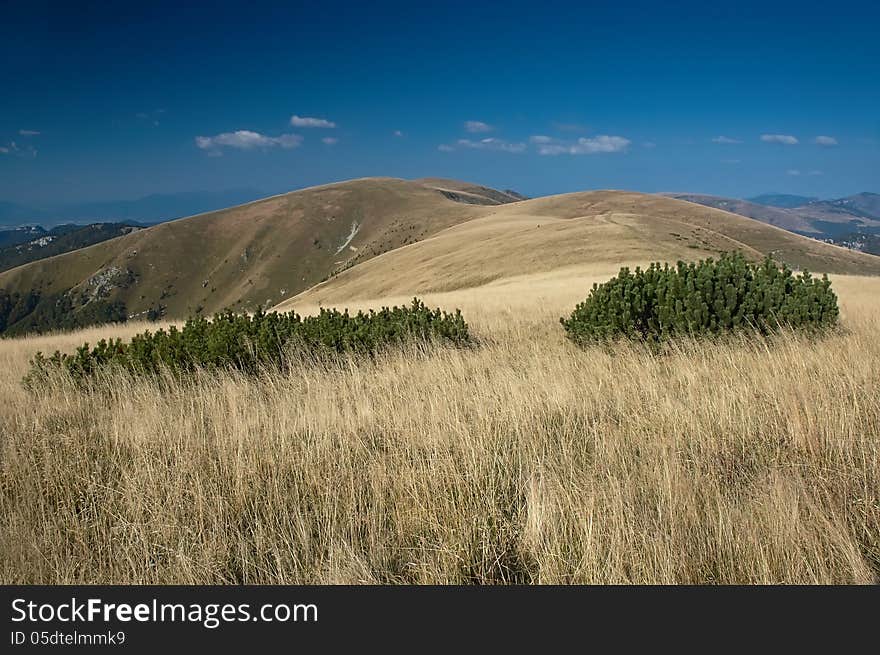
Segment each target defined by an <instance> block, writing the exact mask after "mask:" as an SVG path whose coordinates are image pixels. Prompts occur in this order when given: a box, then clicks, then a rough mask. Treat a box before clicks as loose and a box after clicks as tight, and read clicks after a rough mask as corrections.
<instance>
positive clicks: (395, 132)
mask: <svg viewBox="0 0 880 655" xmlns="http://www.w3.org/2000/svg"><path fill="white" fill-rule="evenodd" d="M392 134H393V135H394V136H403V132H401V131H400V130H394V131H393V132H392Z"/></svg>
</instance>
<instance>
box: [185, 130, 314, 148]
mask: <svg viewBox="0 0 880 655" xmlns="http://www.w3.org/2000/svg"><path fill="white" fill-rule="evenodd" d="M302 140H303V139H302V137H301V136H300V135H298V134H280V135H278V136H266V135H265V134H260V133H259V132H252V131H250V130H236V131H235V132H223V133H222V134H216V135H214V136H197V137H196V146H198V147H199V148H201V149H202V150H209V151H219V149H220V148H224V147H225V148H237V149H238V150H253V149H254V148H263V149H265V148H274V147H276V146H278V147H280V148H285V149H289V148H296V147H298V146H299V145H300V144H301V143H302Z"/></svg>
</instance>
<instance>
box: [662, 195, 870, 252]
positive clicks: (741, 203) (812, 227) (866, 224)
mask: <svg viewBox="0 0 880 655" xmlns="http://www.w3.org/2000/svg"><path fill="white" fill-rule="evenodd" d="M665 195H669V196H670V197H673V198H678V199H679V200H687V201H688V202H695V203H697V204H700V205H705V206H707V207H715V208H717V209H723V210H725V211H729V212H733V213H735V214H740V215H741V216H748V217H749V218H754V219H757V220H759V221H762V222H764V223H768V224H770V225H775V226H777V227H781V228H783V229H786V230H790V231H792V232H797V233H799V234H805V235H807V236H811V237H815V238H819V239H833V240H834V241H835V242H837V243H839V242H842V240H841V237H843V236H845V235H847V234H849V233H854V232H862V233H874V234H880V195H877V194H875V193H859V194H856V195H854V196H849V197H847V198H840V199H838V200H815V201H810V200H809V198H802V200H803V203H801V204H797V199H798V198H801V196H776V195H770V196H758V197H757V198H752V199H751V201H746V200H737V199H736V198H723V197H719V196H710V195H704V194H698V193H673V194H665ZM779 199H781V200H779ZM759 200H765V202H767V203H769V204H771V205H772V204H773V203H774V202H781V203H783V204H781V205H777V206H768V205H763V204H760V203H759V202H758V201H759ZM872 212H873V213H872Z"/></svg>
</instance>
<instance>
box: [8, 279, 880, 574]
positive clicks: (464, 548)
mask: <svg viewBox="0 0 880 655" xmlns="http://www.w3.org/2000/svg"><path fill="white" fill-rule="evenodd" d="M612 272H613V271H612ZM607 273H608V271H588V272H584V271H577V272H576V274H575V273H572V272H571V271H567V270H562V271H557V272H556V273H546V274H535V275H531V276H522V277H519V278H510V279H507V280H504V281H500V282H496V283H493V284H489V285H485V286H483V287H479V288H476V289H468V290H460V291H450V292H446V293H436V294H424V295H423V296H422V297H423V299H424V300H425V301H426V303H427V304H429V305H430V306H441V307H443V308H444V309H454V308H455V307H460V308H461V309H462V311H463V312H464V315H465V318H466V319H467V320H468V322H469V324H470V326H471V328H472V332H473V333H474V334H475V335H476V337H477V338H478V339H479V342H480V343H479V346H478V347H475V348H471V349H460V350H456V349H445V348H439V349H435V350H433V351H430V352H424V351H419V350H416V349H412V350H409V351H405V352H393V353H389V354H387V355H384V356H382V357H380V358H378V359H376V360H375V361H357V360H349V361H347V362H345V363H342V364H339V365H332V366H329V365H328V366H324V367H316V366H303V367H299V368H296V369H294V370H291V371H288V372H283V373H281V372H277V371H276V372H267V373H266V374H265V375H263V376H260V377H258V378H246V377H242V376H238V375H235V374H232V373H230V374H223V375H201V376H195V377H193V378H189V379H184V380H173V379H167V380H163V381H161V383H157V382H156V381H147V380H139V379H136V378H132V377H128V376H125V375H122V374H116V375H113V376H112V377H105V378H103V379H101V380H99V381H98V383H97V384H95V385H94V386H93V387H90V388H87V389H78V388H76V387H74V386H73V385H71V384H70V383H67V382H65V381H63V380H58V381H56V382H55V383H53V384H52V385H50V386H48V387H47V388H45V389H42V390H40V391H38V392H37V393H29V392H27V391H25V390H24V389H23V388H22V386H21V384H20V380H21V377H22V376H23V375H24V374H25V373H26V372H27V368H28V360H29V358H30V357H31V356H32V355H33V353H34V352H35V351H36V350H42V351H44V352H51V351H53V350H55V349H56V348H60V349H62V350H68V351H71V350H73V348H74V347H75V346H77V345H79V344H81V343H82V342H83V341H91V342H94V341H95V340H96V339H98V338H100V337H101V336H109V335H111V334H112V335H114V336H130V335H131V334H133V333H135V332H138V331H141V330H143V329H145V328H146V327H151V328H152V327H154V326H147V325H146V324H128V325H125V326H119V327H105V328H94V329H90V330H84V331H81V332H77V333H73V334H58V335H48V336H42V337H31V338H23V339H15V340H11V339H9V340H0V367H2V370H3V371H4V374H3V378H2V380H0V581H2V582H3V583H5V584H10V583H49V584H60V583H142V584H170V583H181V584H207V583H220V584H226V583H230V584H232V583H248V584H256V583H269V584H272V583H289V584H297V583H355V584H360V583H366V584H370V583H441V584H445V583H464V584H472V583H478V584H482V583H541V584H545V583H649V584H653V583H725V584H726V583H876V582H878V581H880V338H878V335H880V300H878V299H880V279H878V278H857V277H843V276H837V277H835V278H833V279H834V288H835V289H836V290H837V292H838V294H839V295H840V298H841V307H842V319H841V328H840V330H839V331H838V332H837V333H835V334H833V335H831V336H829V337H826V338H824V339H822V340H818V341H816V340H810V339H808V338H806V337H803V336H799V335H796V334H791V333H784V334H781V335H778V336H776V337H773V338H769V339H766V340H760V341H755V340H752V339H747V338H738V339H735V340H732V341H731V340H729V341H725V342H709V341H704V342H697V343H691V342H685V343H679V344H677V345H676V347H675V348H674V350H673V351H671V352H668V353H665V354H655V353H652V352H650V351H648V350H646V349H642V348H639V347H636V346H628V345H618V346H614V347H611V348H601V347H595V348H588V349H580V348H577V347H575V346H573V345H572V344H570V343H568V342H567V341H566V340H565V338H564V334H563V330H562V328H561V326H560V325H559V322H558V319H559V317H560V316H562V315H563V314H568V313H569V312H570V311H571V309H572V308H573V306H574V304H575V303H576V302H577V301H579V300H581V299H583V298H584V297H585V296H586V294H587V291H588V289H589V286H590V284H591V282H592V279H591V276H595V277H596V279H606V278H607V277H608V275H607ZM407 300H408V298H405V297H403V298H391V299H383V300H382V301H381V303H384V304H388V303H389V302H398V303H400V302H405V301H407ZM378 303H379V301H364V302H362V303H347V305H348V306H350V307H352V308H357V307H359V306H366V305H371V304H378ZM298 309H300V310H301V311H302V309H303V308H298ZM305 309H308V308H305Z"/></svg>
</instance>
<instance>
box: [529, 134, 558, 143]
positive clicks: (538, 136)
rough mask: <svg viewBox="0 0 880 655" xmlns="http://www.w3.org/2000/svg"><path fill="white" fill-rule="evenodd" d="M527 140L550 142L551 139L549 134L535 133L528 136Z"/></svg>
mask: <svg viewBox="0 0 880 655" xmlns="http://www.w3.org/2000/svg"><path fill="white" fill-rule="evenodd" d="M529 141H531V142H532V143H552V142H553V139H552V137H549V136H544V135H543V134H536V135H535V136H530V137H529Z"/></svg>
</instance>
